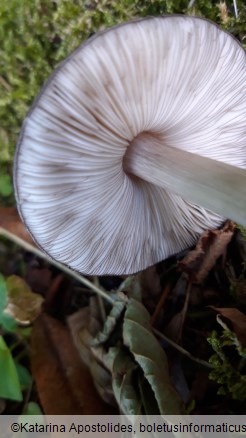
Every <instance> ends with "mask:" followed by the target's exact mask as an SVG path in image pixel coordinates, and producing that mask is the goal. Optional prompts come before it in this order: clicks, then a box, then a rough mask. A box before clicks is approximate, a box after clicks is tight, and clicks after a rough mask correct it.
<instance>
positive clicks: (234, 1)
mask: <svg viewBox="0 0 246 438" xmlns="http://www.w3.org/2000/svg"><path fill="white" fill-rule="evenodd" d="M233 6H234V12H235V17H236V18H238V9H237V0H233Z"/></svg>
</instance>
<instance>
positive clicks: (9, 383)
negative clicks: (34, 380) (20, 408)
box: [0, 336, 23, 401]
mask: <svg viewBox="0 0 246 438" xmlns="http://www.w3.org/2000/svg"><path fill="white" fill-rule="evenodd" d="M0 370H1V379H0V397H1V398H7V399H11V400H16V401H22V400H23V398H22V393H21V387H20V381H19V378H18V374H17V371H16V366H15V362H14V359H13V357H12V355H11V352H10V350H9V348H8V346H7V344H6V343H5V341H4V339H3V337H2V336H0Z"/></svg>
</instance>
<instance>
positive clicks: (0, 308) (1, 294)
mask: <svg viewBox="0 0 246 438" xmlns="http://www.w3.org/2000/svg"><path fill="white" fill-rule="evenodd" d="M7 297H8V291H7V286H6V282H5V279H4V277H3V275H2V274H0V325H2V327H3V328H4V329H5V330H6V331H9V332H12V331H15V330H16V327H17V324H16V321H15V320H14V318H12V316H10V315H6V314H5V313H4V309H5V307H6V305H7V300H8V298H7Z"/></svg>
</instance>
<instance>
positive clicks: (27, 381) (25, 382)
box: [15, 363, 32, 391]
mask: <svg viewBox="0 0 246 438" xmlns="http://www.w3.org/2000/svg"><path fill="white" fill-rule="evenodd" d="M15 366H16V371H17V374H18V378H19V382H20V386H21V389H22V391H23V390H25V389H29V388H30V386H31V384H32V376H31V374H30V373H29V371H28V369H27V368H26V367H24V366H23V365H21V364H20V363H15Z"/></svg>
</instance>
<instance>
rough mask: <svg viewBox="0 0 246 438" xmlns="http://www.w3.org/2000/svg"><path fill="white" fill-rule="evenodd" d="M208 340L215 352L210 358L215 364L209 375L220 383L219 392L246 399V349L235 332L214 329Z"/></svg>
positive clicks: (240, 399) (242, 399) (234, 398)
mask: <svg viewBox="0 0 246 438" xmlns="http://www.w3.org/2000/svg"><path fill="white" fill-rule="evenodd" d="M208 342H209V343H210V345H211V346H212V348H213V350H214V352H215V354H213V355H212V356H211V358H210V360H209V362H210V363H211V365H212V366H213V370H212V371H211V373H210V375H209V377H210V379H211V380H214V381H216V382H217V383H218V394H220V395H225V396H229V397H232V399H233V400H239V401H245V400H246V374H245V372H246V369H245V365H246V350H245V348H242V347H241V345H240V343H239V342H238V339H237V337H236V335H235V334H234V333H232V332H231V331H230V330H223V333H222V334H219V333H217V332H216V331H213V332H212V334H211V335H210V337H209V338H208Z"/></svg>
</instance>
